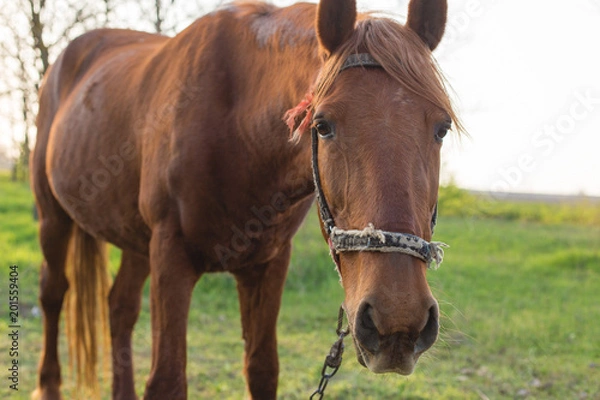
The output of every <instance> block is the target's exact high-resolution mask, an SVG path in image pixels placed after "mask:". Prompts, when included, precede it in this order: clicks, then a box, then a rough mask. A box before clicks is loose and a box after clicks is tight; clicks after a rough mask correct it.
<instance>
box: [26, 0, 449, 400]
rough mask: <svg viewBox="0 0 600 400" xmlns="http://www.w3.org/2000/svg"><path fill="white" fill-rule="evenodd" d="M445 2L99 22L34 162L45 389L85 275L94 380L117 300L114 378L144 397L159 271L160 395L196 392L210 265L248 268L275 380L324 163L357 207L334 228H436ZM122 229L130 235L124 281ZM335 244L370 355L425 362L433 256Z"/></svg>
mask: <svg viewBox="0 0 600 400" xmlns="http://www.w3.org/2000/svg"><path fill="white" fill-rule="evenodd" d="M446 10H447V6H446V1H445V0H412V1H411V2H410V5H409V12H408V20H407V23H406V25H405V26H402V25H400V24H398V23H397V22H395V21H393V20H390V19H385V18H376V17H374V16H371V15H357V13H356V5H355V1H354V0H322V1H321V2H320V4H319V5H318V6H315V5H313V4H296V5H293V6H290V7H287V8H277V7H274V6H271V5H266V4H234V5H230V6H228V7H225V8H222V9H221V10H219V11H216V12H213V13H211V14H209V15H206V16H205V17H203V18H201V19H199V20H198V21H196V22H195V23H194V24H192V25H191V26H190V27H189V28H187V29H186V30H184V31H183V32H182V33H180V34H179V35H177V36H175V37H173V38H167V37H162V36H156V35H151V34H146V33H140V32H133V31H128V30H98V31H93V32H90V33H88V34H85V35H83V36H81V37H79V38H78V39H76V40H74V41H73V42H72V43H71V44H70V45H69V46H68V47H67V48H66V50H65V51H64V52H63V53H62V54H61V55H60V57H59V58H58V59H57V61H56V63H55V64H54V65H53V66H52V67H51V68H50V70H49V71H48V73H47V75H46V77H45V81H44V83H43V86H42V89H41V93H40V111H39V116H38V121H37V125H38V139H37V144H36V147H35V153H34V155H33V158H32V167H31V171H33V177H32V185H33V189H34V192H35V196H36V199H37V206H38V210H39V215H40V242H41V248H42V251H43V255H44V262H43V264H42V268H41V283H40V286H41V287H40V290H41V294H40V301H41V304H42V309H43V313H44V319H43V324H44V342H43V351H42V355H41V361H40V365H39V380H38V389H37V390H36V392H37V394H38V396H39V397H41V398H42V399H58V398H60V390H59V389H60V384H61V375H60V365H59V361H58V354H57V336H58V324H59V315H60V312H61V309H62V308H63V299H64V298H65V293H66V292H67V289H70V290H69V291H68V292H67V296H66V298H67V300H66V303H65V305H64V308H65V309H66V310H67V311H68V312H69V317H68V331H70V332H69V333H70V334H71V335H70V341H71V343H72V347H73V348H72V350H73V352H74V353H73V354H74V355H75V358H74V361H75V364H76V366H77V370H78V373H79V377H80V381H81V383H83V384H87V385H91V386H94V381H95V380H96V375H95V373H96V372H95V364H96V359H97V358H98V355H97V350H96V347H97V344H98V343H97V342H98V341H99V340H98V339H97V334H98V333H99V331H100V332H102V329H99V328H98V327H97V326H96V325H97V324H96V321H102V320H104V319H105V318H106V315H107V314H108V318H106V319H108V320H109V322H110V339H111V341H112V361H113V398H115V399H133V398H136V394H135V390H134V379H133V366H132V354H131V334H132V330H133V326H134V324H135V322H136V320H137V317H138V312H139V309H140V297H141V291H142V287H143V284H144V282H145V280H146V278H147V277H148V275H150V289H151V315H152V364H151V372H150V376H149V378H148V381H147V384H146V390H145V394H144V398H145V399H161V400H163V399H170V400H174V399H184V398H186V392H187V388H186V330H187V319H188V310H189V307H190V300H191V295H192V290H193V288H194V285H195V284H196V282H197V281H198V279H199V278H200V277H201V276H202V274H204V273H207V272H216V271H226V272H229V273H231V274H233V275H234V276H235V279H236V280H237V290H238V296H239V303H240V311H241V322H242V327H243V339H244V341H245V355H244V360H245V362H244V374H245V376H246V381H247V390H248V392H249V393H250V396H251V397H252V398H254V399H273V398H275V396H276V390H277V376H278V369H279V366H278V358H277V342H276V329H275V325H276V321H277V315H278V311H279V308H280V302H281V295H282V290H283V286H284V280H285V277H286V273H287V268H288V263H289V260H290V252H291V239H292V236H293V235H294V233H295V232H296V230H297V229H298V226H299V225H300V223H301V222H302V220H303V219H304V217H305V215H306V213H307V212H308V210H309V208H310V207H311V204H312V203H313V200H314V192H315V180H314V179H318V180H319V185H318V186H320V192H321V196H320V197H323V199H322V200H323V201H322V202H323V203H325V204H327V208H328V210H329V211H330V213H331V216H332V217H335V224H336V226H337V227H339V228H333V229H332V226H333V225H326V226H325V227H324V228H323V231H324V234H325V236H326V238H328V240H329V241H330V245H331V247H332V248H333V249H335V250H340V249H341V247H340V248H339V249H338V248H336V245H335V244H334V243H332V241H331V239H332V237H333V236H331V235H333V233H334V231H336V229H337V231H336V232H338V231H339V232H350V231H343V230H342V229H341V228H343V229H348V230H353V229H354V230H356V229H359V230H360V229H362V228H364V227H365V226H371V225H370V224H373V226H375V227H377V228H378V229H385V230H386V231H389V232H404V233H406V234H412V235H414V236H412V237H413V238H416V239H415V240H418V241H421V242H422V243H425V245H424V246H427V245H428V244H427V242H426V241H428V240H430V238H431V235H432V224H431V223H430V222H431V221H432V218H434V216H433V215H434V214H435V205H436V200H437V192H438V180H439V166H440V147H441V142H442V138H443V137H444V136H445V134H446V132H447V131H448V129H449V126H450V123H451V121H454V123H455V124H456V123H457V120H456V117H455V115H454V112H453V110H452V107H451V104H450V101H449V99H448V96H447V94H446V92H445V88H444V83H443V80H442V78H441V76H440V74H439V72H438V70H437V68H436V64H435V62H434V61H433V60H432V57H431V50H433V49H434V48H435V47H436V46H437V45H438V43H439V41H440V39H441V37H442V34H443V32H444V26H445V21H446ZM295 105H297V106H296V107H294V106H295ZM286 110H289V112H288V113H287V122H288V123H289V125H290V126H291V127H292V130H293V131H294V134H293V140H290V139H289V136H288V128H287V127H286V125H285V123H284V122H283V121H282V116H283V115H284V114H285V112H286ZM459 127H460V126H459ZM304 131H308V132H312V133H313V135H312V138H313V141H312V143H313V146H311V135H303V133H304ZM315 141H316V142H315ZM311 149H312V150H311ZM317 151H318V156H317ZM311 154H313V155H315V157H314V158H315V160H314V162H313V164H314V165H313V167H314V168H315V169H316V168H317V165H318V169H319V172H318V174H315V175H316V176H315V177H313V175H312V171H311ZM324 222H325V221H324ZM369 229H370V231H369ZM367 231H369V232H371V231H372V232H371V234H373V235H374V237H381V240H383V241H385V238H386V237H385V235H383V234H382V232H383V231H380V230H375V229H373V228H367V229H365V230H364V231H358V234H357V237H358V238H365V237H367V236H368V235H367V234H368V233H369V232H367ZM339 232H338V233H339ZM404 233H402V234H399V235H404V236H406V237H408V236H409V235H405V234H404ZM392 235H393V234H392ZM404 236H403V237H404ZM419 238H421V239H419ZM105 242H110V243H113V244H114V245H116V246H118V247H119V248H121V249H122V260H121V266H120V269H119V272H118V274H117V276H116V278H115V281H114V284H113V286H112V288H111V289H110V293H109V292H108V287H109V283H108V278H107V273H106V268H105V262H104V259H103V248H104V243H105ZM334 257H335V258H336V260H337V262H338V267H339V270H340V271H339V272H340V274H341V276H342V278H343V281H342V283H343V287H344V290H345V301H344V308H345V310H346V312H347V315H348V319H349V321H350V326H351V331H352V334H353V337H354V341H355V344H356V347H357V349H358V351H357V353H358V354H359V358H360V361H361V362H362V363H363V365H365V366H367V367H368V368H369V369H370V370H372V371H373V372H377V373H380V372H389V371H393V372H397V373H400V374H409V373H411V372H412V370H413V368H414V365H415V363H416V361H417V359H418V358H419V356H420V355H421V354H422V353H423V352H424V351H425V350H427V349H428V348H429V347H430V346H431V345H432V344H433V343H434V341H435V340H436V337H437V331H438V306H437V303H436V301H435V299H434V297H433V296H432V294H431V291H430V289H429V286H428V284H427V281H426V277H425V272H426V266H427V262H426V261H428V260H429V258H428V256H427V257H425V256H424V257H420V256H418V254H417V256H413V255H410V254H406V253H405V252H395V251H385V250H383V251H377V252H375V251H344V252H340V253H337V251H336V252H335V254H334ZM69 260H70V261H71V262H69V263H67V261H69ZM67 265H72V266H70V267H67ZM107 296H108V299H107ZM106 304H108V306H109V310H108V312H107V311H106V310H105V306H106ZM104 332H108V329H105V330H104Z"/></svg>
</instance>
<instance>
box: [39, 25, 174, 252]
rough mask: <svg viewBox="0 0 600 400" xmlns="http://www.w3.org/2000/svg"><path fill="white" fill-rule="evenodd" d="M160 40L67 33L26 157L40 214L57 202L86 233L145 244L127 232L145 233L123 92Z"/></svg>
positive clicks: (106, 32)
mask: <svg viewBox="0 0 600 400" xmlns="http://www.w3.org/2000/svg"><path fill="white" fill-rule="evenodd" d="M165 40H167V38H165V37H162V36H158V35H152V34H147V33H143V32H136V31H130V30H113V29H101V30H95V31H91V32H88V33H86V34H84V35H82V36H80V37H78V38H77V39H75V40H73V41H72V42H71V43H70V44H69V45H68V46H67V48H66V49H65V50H64V51H63V52H62V53H61V55H60V56H59V57H58V59H57V61H56V62H55V63H54V64H53V65H52V66H51V67H50V68H49V70H48V71H47V73H46V76H45V77H44V81H43V83H42V87H41V90H40V108H39V113H38V118H37V128H38V136H37V141H36V146H35V150H34V153H33V157H32V162H31V163H32V165H31V167H32V168H31V171H32V187H33V190H34V193H35V195H36V198H37V201H38V208H39V210H40V213H41V214H42V215H44V214H50V213H56V212H57V210H58V209H59V208H61V209H62V210H64V212H66V213H67V214H68V215H69V216H70V217H71V218H72V219H73V220H75V221H76V222H77V223H78V224H79V225H80V226H81V227H82V228H84V229H85V230H87V231H88V232H90V233H92V234H93V235H95V236H98V237H101V238H103V239H106V240H109V241H111V242H116V243H115V244H118V245H119V244H120V245H122V246H125V247H132V246H133V247H135V248H138V249H139V250H140V251H145V247H146V245H145V244H144V243H145V242H146V241H147V240H135V239H128V238H132V236H131V234H130V232H133V231H137V232H146V235H144V236H147V235H149V234H148V233H147V228H146V227H145V225H144V224H143V221H142V219H141V217H140V216H139V213H138V212H137V211H136V210H137V190H136V189H135V188H136V187H137V186H138V183H137V182H136V181H137V180H139V178H138V177H137V176H138V175H139V172H138V170H139V168H137V167H136V159H137V158H138V157H137V154H136V153H137V143H136V140H135V138H134V135H133V131H132V129H131V128H132V125H133V124H134V121H133V120H132V119H134V118H135V117H134V116H133V106H132V105H131V103H132V101H131V96H130V95H128V93H131V90H132V89H133V86H135V84H136V78H135V76H136V74H138V75H139V74H140V73H141V72H140V69H141V68H142V67H143V65H144V62H145V60H146V59H148V58H150V57H151V54H152V53H153V52H154V51H155V50H156V49H157V48H158V47H159V46H160V45H161V44H162V43H164V41H165ZM132 65H133V66H134V67H133V68H132ZM138 79H141V78H138ZM125 187H127V190H124V189H125ZM58 206H60V207H58ZM99 209H101V210H106V214H104V215H102V214H99V213H98V212H97V210H99ZM107 214H108V215H107ZM94 215H95V217H94ZM103 220H104V221H105V222H102V221H103ZM118 221H122V222H121V223H119V222H118ZM129 241H131V243H127V242H129Z"/></svg>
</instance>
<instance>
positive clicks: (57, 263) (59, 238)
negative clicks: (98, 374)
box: [32, 210, 73, 400]
mask: <svg viewBox="0 0 600 400" xmlns="http://www.w3.org/2000/svg"><path fill="white" fill-rule="evenodd" d="M40 214H41V218H40V245H41V249H42V253H43V256H44V260H43V262H42V266H41V271H40V296H39V300H40V303H41V306H42V313H43V342H42V353H41V358H40V363H39V367H38V382H37V389H36V391H35V392H34V394H33V396H32V398H35V399H41V400H55V399H60V398H61V396H60V384H61V374H60V363H59V360H58V327H59V318H60V312H61V309H62V304H63V300H64V296H65V292H66V291H67V288H68V286H69V284H68V281H67V277H66V274H65V264H66V259H67V254H68V248H69V239H70V235H71V230H72V225H73V223H72V221H71V219H70V218H69V217H68V216H67V215H66V214H65V213H64V212H62V210H60V211H57V212H55V213H48V214H46V213H44V212H41V213H40Z"/></svg>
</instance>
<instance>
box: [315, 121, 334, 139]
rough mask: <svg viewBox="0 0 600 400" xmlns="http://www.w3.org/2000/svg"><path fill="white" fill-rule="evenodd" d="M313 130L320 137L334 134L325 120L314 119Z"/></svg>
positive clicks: (324, 137)
mask: <svg viewBox="0 0 600 400" xmlns="http://www.w3.org/2000/svg"><path fill="white" fill-rule="evenodd" d="M313 130H315V131H316V132H317V134H318V135H319V136H320V137H321V138H322V139H328V138H330V137H333V135H334V131H333V127H332V126H331V125H330V124H329V123H328V122H327V121H323V120H319V121H315V123H314V125H313Z"/></svg>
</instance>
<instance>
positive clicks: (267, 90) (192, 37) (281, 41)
mask: <svg viewBox="0 0 600 400" xmlns="http://www.w3.org/2000/svg"><path fill="white" fill-rule="evenodd" d="M231 7H233V10H232V9H227V10H223V11H220V12H218V13H216V14H215V15H213V16H208V17H206V18H202V19H200V20H198V21H197V22H196V23H195V24H194V25H193V26H191V27H190V28H188V29H187V30H186V31H184V32H182V33H181V34H180V35H178V36H177V37H175V38H174V39H173V41H172V43H171V45H170V46H169V47H171V54H177V55H178V56H179V58H182V57H183V58H184V59H186V62H185V64H180V68H181V73H180V78H179V80H180V81H181V80H182V78H181V76H185V77H186V78H185V80H184V81H185V82H186V84H185V86H186V87H192V88H194V87H196V88H206V87H207V86H208V87H209V88H210V89H209V91H208V92H207V93H209V94H208V95H206V94H205V93H204V92H203V93H199V97H208V99H204V100H203V101H207V102H211V107H212V109H214V110H217V108H218V109H220V110H223V114H222V115H223V119H224V120H226V121H227V122H226V124H227V125H228V126H229V127H230V128H231V130H232V131H233V132H235V134H229V135H226V136H225V137H224V139H223V140H226V141H230V142H231V143H228V144H227V146H233V147H236V148H238V149H239V148H240V146H241V147H243V152H244V153H245V154H248V155H249V157H248V159H247V160H239V162H240V164H244V163H245V164H246V167H248V168H253V169H254V168H257V169H258V170H260V169H261V168H262V171H263V172H265V173H268V174H269V176H270V177H272V178H273V179H272V180H273V181H274V182H280V183H281V184H283V185H284V186H285V188H284V191H290V192H294V193H300V194H302V195H303V196H306V195H308V194H311V193H312V172H311V167H310V143H309V142H310V140H306V139H310V138H308V137H307V138H304V139H303V140H302V141H301V142H300V143H298V144H292V143H291V142H290V141H289V130H288V128H287V126H286V124H285V123H284V122H283V116H284V114H285V112H286V111H287V110H289V109H291V108H293V107H294V106H296V105H297V104H298V103H299V102H300V101H301V100H302V99H303V98H304V97H305V95H306V93H307V92H309V91H310V90H311V88H312V85H313V83H314V81H315V80H316V77H317V74H318V70H319V68H320V66H321V63H322V61H321V59H320V57H319V51H318V44H317V40H316V35H315V31H314V26H313V21H314V5H307V4H303V5H297V6H292V7H289V8H285V9H274V11H273V13H272V16H270V17H269V18H271V19H269V18H267V19H265V17H264V15H263V14H261V13H260V12H257V13H252V12H248V10H245V11H244V10H242V11H239V10H238V11H236V6H231ZM239 7H242V8H243V7H253V6H251V5H250V6H248V5H241V6H239ZM239 7H238V8H239ZM258 11H260V10H258ZM296 14H297V15H296ZM265 24H266V25H265ZM215 31H218V32H219V34H217V35H213V32H215ZM207 36H209V37H210V36H213V37H212V38H211V39H210V40H209V41H208V42H207V44H205V45H202V46H200V45H198V43H202V41H201V40H199V38H205V37H207ZM225 49H226V50H225ZM158 58H159V59H161V63H164V64H165V67H166V65H167V64H169V66H168V67H166V68H173V67H172V64H171V63H170V62H169V61H165V60H172V59H173V57H168V56H167V57H165V56H160V57H158ZM197 71H203V74H198V72H197ZM194 79H198V81H196V82H195V81H194ZM203 90H204V89H203ZM213 96H214V97H215V98H214V99H213V98H212V97H213ZM215 100H217V102H218V104H216V102H215ZM251 162H253V163H255V164H254V165H249V164H248V163H251ZM265 166H266V167H265ZM274 175H277V176H274ZM302 188H304V190H301V189H302Z"/></svg>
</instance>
